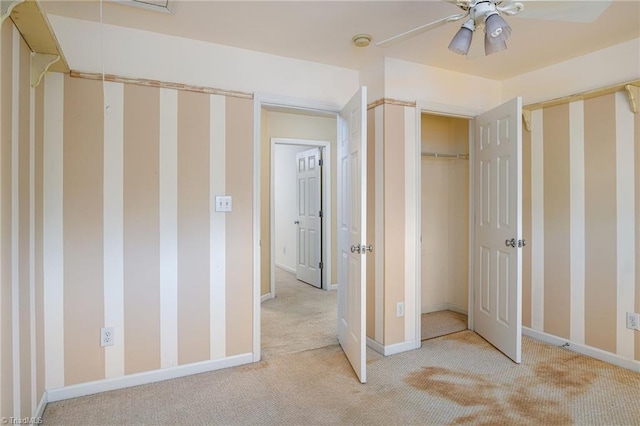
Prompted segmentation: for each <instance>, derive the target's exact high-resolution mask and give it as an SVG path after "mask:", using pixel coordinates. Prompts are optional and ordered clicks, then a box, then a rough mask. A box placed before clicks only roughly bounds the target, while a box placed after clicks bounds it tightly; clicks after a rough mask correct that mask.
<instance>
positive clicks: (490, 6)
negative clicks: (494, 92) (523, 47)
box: [376, 0, 611, 55]
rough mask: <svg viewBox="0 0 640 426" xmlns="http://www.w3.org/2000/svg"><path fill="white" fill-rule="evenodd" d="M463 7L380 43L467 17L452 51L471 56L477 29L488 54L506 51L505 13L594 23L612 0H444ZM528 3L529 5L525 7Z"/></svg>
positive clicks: (396, 40)
mask: <svg viewBox="0 0 640 426" xmlns="http://www.w3.org/2000/svg"><path fill="white" fill-rule="evenodd" d="M442 1H444V2H447V3H452V4H454V5H456V6H458V7H459V8H460V9H462V13H458V14H455V15H451V16H447V17H445V18H442V19H438V20H437V21H433V22H430V23H428V24H424V25H421V26H419V27H417V28H414V29H412V30H409V31H406V32H403V33H400V34H397V35H395V36H393V37H390V38H388V39H386V40H383V41H381V42H379V43H376V46H379V47H388V46H391V45H394V44H396V43H399V42H401V41H404V40H406V39H408V38H411V37H414V36H416V35H418V34H421V33H424V32H426V31H429V30H432V29H434V28H437V27H440V26H442V25H445V24H448V23H449V22H455V21H460V20H462V19H464V20H465V21H464V22H463V24H462V26H461V27H460V29H459V30H458V32H457V33H456V35H455V36H454V37H453V40H451V43H449V50H451V51H453V52H455V53H458V54H460V55H467V53H469V48H470V47H471V39H472V37H473V34H474V32H475V31H476V30H480V29H484V32H485V36H484V48H485V55H491V54H493V53H496V52H499V51H501V50H505V49H506V48H507V44H506V40H507V38H509V36H510V35H511V26H510V25H509V24H508V23H507V21H506V20H505V19H504V17H503V16H515V15H518V17H522V18H534V19H547V20H556V21H571V22H583V23H589V22H593V21H595V20H596V19H598V17H599V16H600V15H601V14H602V13H603V12H604V11H605V9H607V7H609V5H610V3H611V0H603V1H541V0H538V1H534V0H530V1H523V2H518V1H513V0H442ZM525 4H526V7H525Z"/></svg>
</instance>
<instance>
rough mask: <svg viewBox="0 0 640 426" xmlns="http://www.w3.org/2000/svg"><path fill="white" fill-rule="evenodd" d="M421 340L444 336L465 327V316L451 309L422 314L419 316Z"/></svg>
mask: <svg viewBox="0 0 640 426" xmlns="http://www.w3.org/2000/svg"><path fill="white" fill-rule="evenodd" d="M420 320H421V323H420V334H421V337H422V340H427V339H433V338H434V337H440V336H446V335H447V334H451V333H457V332H459V331H463V330H466V329H467V323H468V322H467V316H466V315H464V314H460V313H458V312H453V311H438V312H431V313H428V314H422V317H421V318H420Z"/></svg>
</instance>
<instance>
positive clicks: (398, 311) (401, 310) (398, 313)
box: [396, 302, 404, 317]
mask: <svg viewBox="0 0 640 426" xmlns="http://www.w3.org/2000/svg"><path fill="white" fill-rule="evenodd" d="M396 316H397V317H403V316H404V302H398V303H397V304H396Z"/></svg>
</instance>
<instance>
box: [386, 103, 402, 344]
mask: <svg viewBox="0 0 640 426" xmlns="http://www.w3.org/2000/svg"><path fill="white" fill-rule="evenodd" d="M404 113H405V111H404V107H403V106H397V105H387V104H385V105H384V159H385V163H384V168H385V179H384V193H385V202H384V218H385V227H384V229H385V231H384V232H385V237H384V240H385V253H386V254H387V255H386V257H385V271H384V282H385V287H384V300H385V310H384V318H385V322H384V342H383V343H384V345H392V344H395V343H401V342H404V340H405V335H404V318H403V317H396V304H397V303H398V302H404V280H405V276H404V252H405V241H404V235H405V223H404V222H405V211H404V210H405V201H404V198H405V194H404V190H405V188H404V186H405V185H404V150H405V140H404Z"/></svg>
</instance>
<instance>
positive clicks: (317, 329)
mask: <svg viewBox="0 0 640 426" xmlns="http://www.w3.org/2000/svg"><path fill="white" fill-rule="evenodd" d="M336 123H337V120H336V118H335V115H329V114H322V113H315V112H309V111H300V110H295V109H290V108H283V107H263V108H262V109H261V127H262V128H261V140H262V143H261V152H262V155H261V156H262V161H261V164H262V167H261V169H262V178H261V198H262V200H261V201H262V202H261V205H262V207H261V224H262V226H261V229H262V231H261V264H262V267H261V270H262V276H261V301H262V303H261V306H260V320H261V333H260V334H261V345H260V346H261V354H262V356H261V358H262V359H265V360H266V359H270V358H273V357H276V356H283V355H286V354H290V353H294V352H299V351H303V350H310V349H316V348H320V347H324V346H327V345H331V344H337V343H338V340H337V337H336V335H337V297H336V292H335V291H327V290H335V289H336V288H337V284H336V281H337V279H336V276H335V273H334V272H333V269H334V268H333V267H332V266H333V265H334V264H335V254H334V253H335V251H336V250H335V241H336V240H335V228H336V224H335V218H336V217H337V215H336V212H335V201H334V202H333V203H332V201H333V198H334V197H333V194H334V191H335V188H334V187H335V183H334V182H335V169H334V168H332V167H331V166H332V163H333V161H332V160H333V157H334V153H335V146H336V139H337V124H336ZM332 148H333V149H332ZM313 151H316V152H317V156H315V157H314V155H315V154H313V153H312V152H313ZM320 159H322V162H320V161H319V160H320ZM301 160H302V161H303V163H304V167H302V166H301ZM320 166H322V172H321V174H320V176H318V177H319V178H320V181H319V182H315V183H310V182H308V181H307V182H306V183H305V184H304V185H303V186H302V187H301V183H300V180H301V175H300V173H301V171H302V172H305V171H308V170H309V169H312V170H317V171H319V170H318V169H319V167H320ZM308 177H309V176H302V180H303V181H304V179H308ZM316 183H318V184H319V185H316ZM312 187H313V188H316V189H315V190H314V189H313V188H312ZM312 198H313V200H312ZM312 201H313V202H312ZM301 203H302V204H303V206H301ZM301 207H304V208H302V210H301ZM310 210H313V212H310ZM316 210H317V211H316ZM320 212H322V213H320ZM309 213H313V214H311V215H310V214H309ZM310 216H311V217H310ZM305 220H307V221H309V222H313V221H317V225H318V226H317V228H315V229H313V226H311V225H310V224H305V223H300V222H304V221H305ZM310 234H315V236H314V237H312V238H311V240H313V241H310ZM314 241H315V242H317V245H316V244H315V243H314ZM314 245H316V247H317V252H316V253H313V254H312V255H310V254H311V253H310V252H309V251H310V250H312V248H313V246H314ZM332 248H333V250H332ZM300 264H302V265H303V266H304V268H302V269H303V273H302V274H300V273H299V272H300V271H299V269H300V268H299V267H298V266H300ZM316 273H317V274H318V276H314V277H313V278H317V280H316V282H315V283H313V282H312V281H313V280H312V279H310V278H309V274H311V275H315V274H316ZM309 284H312V285H309ZM316 286H317V287H319V288H317V287H316Z"/></svg>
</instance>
